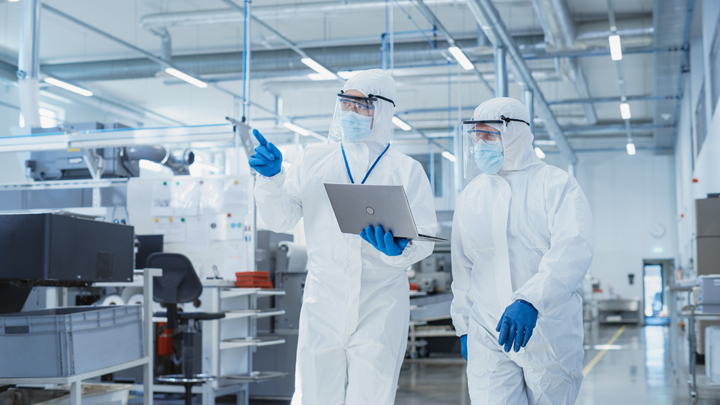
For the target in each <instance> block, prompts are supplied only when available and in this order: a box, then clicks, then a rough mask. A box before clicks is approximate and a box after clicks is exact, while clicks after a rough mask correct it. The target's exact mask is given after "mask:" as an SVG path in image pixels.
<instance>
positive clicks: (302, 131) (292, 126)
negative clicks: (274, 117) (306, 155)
mask: <svg viewBox="0 0 720 405" xmlns="http://www.w3.org/2000/svg"><path fill="white" fill-rule="evenodd" d="M283 126H284V127H285V128H287V129H289V130H291V131H293V132H297V133H298V134H300V135H303V136H308V135H310V131H309V130H307V129H305V128H303V127H299V126H297V125H295V124H293V123H292V122H284V123H283Z"/></svg>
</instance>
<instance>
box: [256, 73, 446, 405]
mask: <svg viewBox="0 0 720 405" xmlns="http://www.w3.org/2000/svg"><path fill="white" fill-rule="evenodd" d="M351 89H354V90H358V91H360V92H361V93H363V94H365V95H369V94H374V95H380V96H383V97H386V98H389V99H394V98H395V91H396V90H395V81H394V80H393V79H392V78H391V77H390V76H389V75H387V74H386V73H384V72H382V71H380V70H370V71H366V72H363V73H360V74H358V75H356V76H354V77H353V78H352V79H350V80H348V81H347V82H346V83H345V86H344V90H346V91H347V90H351ZM376 108H377V110H376V111H375V118H374V123H373V129H372V133H371V135H370V136H369V137H368V138H367V139H366V140H364V141H362V142H357V143H352V142H348V141H344V147H345V153H346V155H347V161H348V165H349V167H350V170H351V172H352V174H353V177H354V179H356V180H355V182H356V183H359V182H360V180H358V179H362V178H363V177H364V176H365V173H366V172H367V170H368V169H369V168H370V166H371V165H372V164H373V163H374V162H375V159H376V158H377V157H378V156H379V155H380V153H382V151H383V150H384V149H385V147H386V146H387V145H388V143H389V141H390V137H391V133H392V122H391V120H392V116H393V114H394V108H393V105H392V104H391V103H388V102H385V101H379V102H378V103H377V105H376ZM323 183H350V179H349V176H348V173H347V170H346V167H345V162H344V160H343V156H342V152H341V150H340V143H339V142H337V143H330V144H318V145H311V146H308V147H307V148H305V150H304V152H303V153H302V155H301V156H300V158H299V160H298V161H297V162H296V163H295V164H293V166H292V167H291V168H290V169H289V170H288V171H287V172H286V171H285V169H283V170H282V171H281V172H280V173H279V174H277V175H275V176H272V177H269V178H268V177H263V176H261V175H258V176H257V182H256V185H255V198H256V199H257V206H258V211H259V213H260V215H261V217H262V219H263V220H264V221H265V223H266V224H267V225H268V227H269V228H270V229H271V230H272V231H275V232H287V231H289V230H291V229H292V228H293V227H294V226H295V225H296V224H297V223H298V221H299V220H300V218H303V217H304V218H305V234H306V240H307V249H308V264H307V266H308V276H307V281H306V284H305V292H304V296H303V305H302V310H301V312H300V332H299V342H298V350H297V367H296V374H295V394H294V395H293V399H292V405H301V404H303V405H334V404H348V405H353V404H366V405H370V404H372V405H383V404H387V405H390V404H392V403H393V402H394V400H395V392H396V390H397V381H398V375H399V373H400V367H401V365H402V361H403V358H404V355H405V349H406V347H407V334H408V322H409V285H408V279H407V275H406V274H405V271H404V270H405V269H406V268H407V267H408V266H410V265H412V264H413V263H415V262H417V261H419V260H422V259H423V258H425V257H427V256H429V255H430V253H432V250H433V246H434V244H433V243H429V242H412V241H411V242H410V243H409V244H408V246H407V247H406V248H405V250H404V251H403V253H402V254H401V255H400V256H395V257H389V256H386V255H385V254H384V253H381V252H379V251H378V250H376V249H375V248H374V247H373V246H372V245H370V244H369V243H368V242H365V241H364V240H362V239H361V238H360V236H358V235H348V234H343V233H341V232H340V228H339V226H338V224H337V220H336V219H335V215H334V213H333V209H332V206H331V205H330V200H329V199H328V196H327V193H326V192H325V188H324V186H323ZM365 184H376V185H377V184H387V185H403V186H404V188H405V192H406V193H407V197H408V201H409V203H410V207H411V210H412V213H413V217H414V219H415V222H416V224H417V228H418V232H419V233H422V234H428V235H434V234H435V229H436V227H437V222H436V218H435V206H434V202H433V194H432V191H431V188H430V183H429V181H428V177H427V175H426V174H425V172H424V170H423V168H422V166H421V165H420V164H419V163H418V162H417V161H415V160H413V159H412V158H410V157H408V156H406V155H404V154H402V153H400V152H398V151H396V150H395V149H394V148H392V147H390V148H389V149H388V150H387V152H386V153H385V155H384V156H383V157H382V158H381V159H380V161H379V162H378V163H377V165H376V166H375V168H374V169H373V171H372V173H371V174H370V175H369V177H368V178H367V181H366V182H365ZM375 225H377V224H375ZM360 230H361V229H358V232H359V231H360Z"/></svg>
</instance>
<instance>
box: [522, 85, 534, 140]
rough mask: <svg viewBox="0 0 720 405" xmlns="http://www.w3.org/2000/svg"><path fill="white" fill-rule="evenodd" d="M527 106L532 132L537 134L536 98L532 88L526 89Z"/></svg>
mask: <svg viewBox="0 0 720 405" xmlns="http://www.w3.org/2000/svg"><path fill="white" fill-rule="evenodd" d="M524 96H525V107H527V109H528V114H529V115H530V132H532V133H533V134H535V98H534V97H533V92H532V90H530V89H528V88H526V89H525V93H524Z"/></svg>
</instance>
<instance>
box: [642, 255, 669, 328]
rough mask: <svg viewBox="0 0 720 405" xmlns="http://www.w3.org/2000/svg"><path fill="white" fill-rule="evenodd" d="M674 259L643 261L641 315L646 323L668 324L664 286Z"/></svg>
mask: <svg viewBox="0 0 720 405" xmlns="http://www.w3.org/2000/svg"><path fill="white" fill-rule="evenodd" d="M673 267H674V260H672V259H666V260H644V261H643V279H642V280H643V315H644V316H645V324H646V325H669V324H670V318H669V315H668V309H667V297H666V296H665V295H666V294H665V286H667V285H669V280H670V274H671V273H672V271H673Z"/></svg>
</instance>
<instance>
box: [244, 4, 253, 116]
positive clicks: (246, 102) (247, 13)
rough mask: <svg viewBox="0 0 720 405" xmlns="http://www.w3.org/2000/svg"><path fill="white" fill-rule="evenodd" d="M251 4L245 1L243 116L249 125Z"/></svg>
mask: <svg viewBox="0 0 720 405" xmlns="http://www.w3.org/2000/svg"><path fill="white" fill-rule="evenodd" d="M250 3H251V0H245V7H244V8H243V14H244V16H243V17H244V21H245V34H244V37H245V38H243V114H242V121H243V122H245V123H247V122H248V121H250V47H251V43H250V16H251V14H250Z"/></svg>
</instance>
